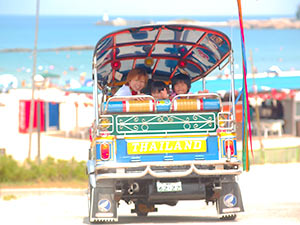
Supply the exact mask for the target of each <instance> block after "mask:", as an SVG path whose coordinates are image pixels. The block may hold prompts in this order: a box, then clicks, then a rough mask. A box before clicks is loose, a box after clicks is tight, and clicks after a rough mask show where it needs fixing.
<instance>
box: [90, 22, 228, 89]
mask: <svg viewBox="0 0 300 225" xmlns="http://www.w3.org/2000/svg"><path fill="white" fill-rule="evenodd" d="M230 51H231V43H230V40H229V38H228V37H227V36H226V35H225V34H224V33H222V32H219V31H216V30H212V29H208V28H203V27H198V26H190V25H148V26H140V27H135V28H128V29H124V30H120V31H117V32H114V33H110V34H108V35H106V36H104V37H103V38H102V39H101V40H100V41H99V42H98V43H97V45H96V48H95V51H94V57H95V58H96V61H94V62H96V64H95V65H93V67H94V68H95V67H96V69H97V74H98V76H97V79H98V84H99V86H100V88H103V87H104V86H106V85H108V86H120V85H122V84H124V83H125V81H126V76H127V73H128V72H129V71H130V70H131V69H132V68H138V67H143V68H145V69H146V70H147V72H148V74H149V77H150V78H152V79H153V80H163V81H165V82H169V81H170V79H171V78H172V77H173V76H174V75H176V74H177V73H183V74H186V75H188V76H189V77H190V78H191V81H192V82H194V81H196V80H199V79H201V78H204V77H205V76H207V75H208V74H209V73H210V72H211V71H213V70H214V69H215V68H216V67H217V66H219V65H220V64H221V63H222V62H223V61H224V60H225V59H226V58H227V57H228V56H229V55H230Z"/></svg>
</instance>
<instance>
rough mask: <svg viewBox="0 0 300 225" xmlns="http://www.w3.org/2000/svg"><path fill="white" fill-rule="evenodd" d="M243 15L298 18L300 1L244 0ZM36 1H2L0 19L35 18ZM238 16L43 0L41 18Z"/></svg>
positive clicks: (205, 1) (115, 2) (126, 2)
mask: <svg viewBox="0 0 300 225" xmlns="http://www.w3.org/2000/svg"><path fill="white" fill-rule="evenodd" d="M241 1H242V10H243V15H245V16H247V15H249V16H253V15H295V14H296V10H297V6H298V5H300V0H241ZM35 12H36V0H0V15H7V14H8V15H34V14H35ZM104 13H108V14H109V15H124V16H126V15H149V16H151V15H167V16H172V15H174V16H176V15H197V16H201V15H204V16H207V15H224V16H225V15H226V16H228V15H237V0H40V15H90V16H99V15H103V14H104Z"/></svg>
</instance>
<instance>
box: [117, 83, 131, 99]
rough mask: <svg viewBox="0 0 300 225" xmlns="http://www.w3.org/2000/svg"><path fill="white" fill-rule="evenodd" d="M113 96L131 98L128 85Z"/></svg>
mask: <svg viewBox="0 0 300 225" xmlns="http://www.w3.org/2000/svg"><path fill="white" fill-rule="evenodd" d="M114 96H132V93H131V90H130V88H129V86H128V85H126V84H124V85H123V86H122V87H121V88H120V89H119V90H118V91H117V92H116V93H115V95H114Z"/></svg>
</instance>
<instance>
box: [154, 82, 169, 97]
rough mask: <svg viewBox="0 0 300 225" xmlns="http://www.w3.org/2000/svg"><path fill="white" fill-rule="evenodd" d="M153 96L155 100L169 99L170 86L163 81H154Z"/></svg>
mask: <svg viewBox="0 0 300 225" xmlns="http://www.w3.org/2000/svg"><path fill="white" fill-rule="evenodd" d="M151 95H152V96H153V97H154V98H155V99H168V98H169V93H168V86H167V85H166V83H165V82H163V81H153V82H152V83H151Z"/></svg>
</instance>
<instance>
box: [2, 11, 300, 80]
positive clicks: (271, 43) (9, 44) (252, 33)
mask: <svg viewBox="0 0 300 225" xmlns="http://www.w3.org/2000/svg"><path fill="white" fill-rule="evenodd" d="M120 17H122V18H124V19H129V20H145V21H168V20H172V19H181V18H184V19H194V20H199V21H227V20H230V19H237V18H232V17H225V16H220V17H195V16H194V17H190V16H186V17H123V16H120ZM114 18H116V17H112V18H110V19H114ZM101 19H102V17H101V16H99V17H96V16H93V17H92V16H91V17H88V16H86V17H83V16H40V18H39V33H38V49H46V48H58V47H66V46H78V45H88V46H94V45H95V44H96V43H97V41H98V40H99V39H100V38H101V37H103V36H104V35H105V34H107V33H109V32H112V31H115V30H119V29H123V28H124V27H115V26H97V25H96V22H97V21H99V20H101ZM245 19H247V18H244V20H245ZM250 19H253V18H250ZM256 19H265V18H264V17H260V18H256ZM214 29H218V30H221V31H223V32H224V33H226V34H227V35H228V36H229V37H230V38H231V41H232V46H233V49H234V58H235V62H234V63H235V73H242V66H241V61H242V60H241V55H242V53H241V36H240V30H239V29H238V28H232V27H220V28H217V27H214ZM0 30H1V35H0V50H1V49H8V48H31V49H33V48H34V38H35V16H3V15H2V16H0ZM244 32H245V45H246V54H247V58H249V53H250V51H252V55H253V65H254V66H255V67H256V68H257V71H258V72H264V71H267V70H268V68H269V67H271V66H272V65H276V66H278V67H279V68H281V69H282V70H300V30H299V29H298V30H297V29H284V30H276V29H250V30H248V29H245V31H244ZM92 55H93V51H92V50H85V51H56V52H38V54H37V73H44V72H46V71H48V73H53V74H59V75H60V78H59V79H58V80H57V81H55V82H57V83H58V84H60V85H64V83H65V82H67V80H70V79H77V80H79V77H80V74H83V73H84V74H87V75H86V78H89V77H91V73H92V68H91V67H92ZM247 66H248V72H251V64H250V61H249V60H248V61H247ZM32 67H33V57H32V53H29V52H10V53H4V52H0V75H1V74H13V75H15V76H16V77H17V78H18V80H19V82H21V81H22V80H25V81H26V82H27V83H30V82H31V79H32V78H31V77H32Z"/></svg>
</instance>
